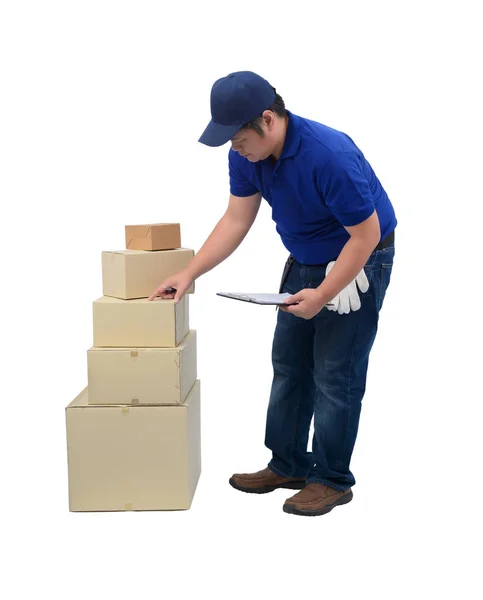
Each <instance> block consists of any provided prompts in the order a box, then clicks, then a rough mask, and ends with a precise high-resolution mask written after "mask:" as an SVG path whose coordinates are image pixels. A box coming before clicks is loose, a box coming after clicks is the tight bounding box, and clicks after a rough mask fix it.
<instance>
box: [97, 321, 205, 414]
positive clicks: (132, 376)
mask: <svg viewBox="0 0 483 600" xmlns="http://www.w3.org/2000/svg"><path fill="white" fill-rule="evenodd" d="M196 350H197V348H196V331H195V330H191V331H190V332H189V333H188V335H187V336H186V337H185V338H184V340H183V341H182V342H181V343H180V344H179V345H178V346H176V348H136V349H135V350H134V349H131V348H95V347H93V348H90V349H89V350H88V351H87V377H88V380H87V381H88V382H87V385H88V388H89V404H131V405H142V404H164V405H168V404H183V402H184V401H185V400H186V397H187V395H188V392H189V391H190V389H191V388H192V387H193V384H194V382H195V381H196V377H197V353H196Z"/></svg>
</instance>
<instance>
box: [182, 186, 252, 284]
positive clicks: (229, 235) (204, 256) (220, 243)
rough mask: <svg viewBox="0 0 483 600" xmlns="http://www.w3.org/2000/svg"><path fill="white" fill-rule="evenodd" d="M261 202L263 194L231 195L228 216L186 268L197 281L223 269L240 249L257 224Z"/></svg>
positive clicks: (226, 214)
mask: <svg viewBox="0 0 483 600" xmlns="http://www.w3.org/2000/svg"><path fill="white" fill-rule="evenodd" d="M261 200H262V195H261V193H260V192H257V193H256V194H254V195H253V196H246V197H243V198H242V197H239V196H234V195H233V194H230V199H229V202H228V207H227V209H226V212H225V214H224V215H223V216H222V217H221V219H220V220H219V221H218V223H217V224H216V226H215V228H214V229H213V231H212V232H211V234H210V235H209V237H208V238H207V240H206V242H205V243H204V244H203V246H202V247H201V248H200V250H199V251H198V253H197V254H195V256H194V257H193V258H192V259H191V262H190V263H189V265H188V267H187V268H186V271H187V272H188V273H189V274H190V276H191V277H192V278H193V280H195V279H197V278H198V277H200V275H203V274H204V273H207V272H208V271H210V270H211V269H213V268H214V267H216V266H217V265H219V264H220V263H221V262H223V261H224V260H225V259H227V258H228V257H229V256H230V255H231V254H232V253H233V252H234V251H235V250H236V249H237V248H238V246H239V245H240V244H241V242H242V241H243V240H244V238H245V236H246V235H247V233H248V231H249V230H250V228H251V226H252V225H253V223H254V221H255V218H256V216H257V214H258V210H259V208H260V203H261Z"/></svg>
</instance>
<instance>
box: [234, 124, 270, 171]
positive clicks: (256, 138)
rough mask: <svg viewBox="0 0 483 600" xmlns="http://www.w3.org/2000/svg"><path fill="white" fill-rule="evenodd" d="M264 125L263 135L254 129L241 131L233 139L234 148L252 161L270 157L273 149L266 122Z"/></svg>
mask: <svg viewBox="0 0 483 600" xmlns="http://www.w3.org/2000/svg"><path fill="white" fill-rule="evenodd" d="M262 127H263V129H264V136H263V137H262V136H261V135H260V134H259V133H257V132H256V131H254V130H253V129H245V130H242V131H239V132H238V133H237V134H236V135H235V136H234V137H233V138H232V139H231V147H232V149H233V150H234V151H235V152H238V153H239V154H241V156H244V157H246V159H247V160H249V161H250V162H258V161H260V160H264V159H265V158H268V157H269V156H270V155H271V154H272V151H273V140H272V139H271V136H270V134H269V132H268V131H266V126H265V124H263V125H262Z"/></svg>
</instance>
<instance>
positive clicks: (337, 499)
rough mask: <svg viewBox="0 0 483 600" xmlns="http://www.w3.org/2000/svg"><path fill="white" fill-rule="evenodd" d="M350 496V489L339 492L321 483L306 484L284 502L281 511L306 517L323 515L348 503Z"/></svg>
mask: <svg viewBox="0 0 483 600" xmlns="http://www.w3.org/2000/svg"><path fill="white" fill-rule="evenodd" d="M352 496H353V494H352V490H351V489H350V488H349V489H348V490H344V491H343V492H341V491H339V490H335V489H334V488H331V487H329V486H328V485H322V484H321V483H308V484H307V485H306V486H305V487H304V489H303V490H302V491H300V492H299V493H298V494H295V496H292V497H291V498H289V499H288V500H286V501H285V504H284V505H283V510H284V512H286V513H291V514H293V515H304V516H307V517H315V516H317V515H325V513H328V512H329V511H331V510H332V509H333V508H334V507H336V506H339V505H340V504H347V503H348V502H350V501H351V500H352Z"/></svg>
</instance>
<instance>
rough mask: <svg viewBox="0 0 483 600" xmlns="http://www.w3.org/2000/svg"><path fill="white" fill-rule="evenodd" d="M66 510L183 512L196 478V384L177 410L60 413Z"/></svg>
mask: <svg viewBox="0 0 483 600" xmlns="http://www.w3.org/2000/svg"><path fill="white" fill-rule="evenodd" d="M65 412H66V433H67V458H68V480H69V510H71V511H123V510H186V509H189V508H190V507H191V504H192V500H193V497H194V494H195V490H196V487H197V484H198V480H199V477H200V474H201V430H200V429H201V420H200V381H199V379H198V380H196V382H195V383H194V385H193V387H192V389H191V391H190V393H189V394H188V397H187V398H186V401H185V403H184V404H182V405H179V406H130V407H125V406H124V407H123V406H98V405H93V404H89V401H88V388H85V389H84V390H83V391H82V392H81V393H80V394H79V396H78V397H77V398H76V399H75V400H73V401H72V402H71V403H70V404H69V405H68V406H67V407H66V409H65Z"/></svg>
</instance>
